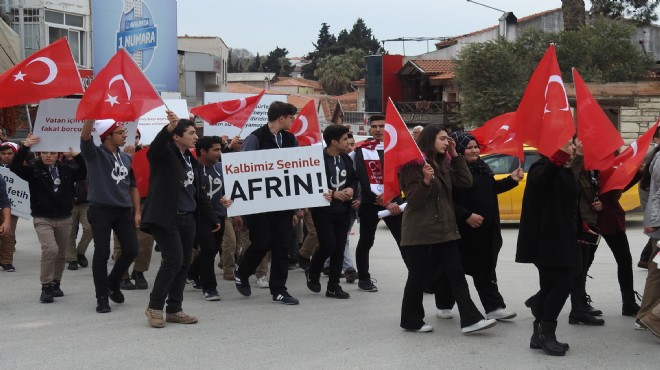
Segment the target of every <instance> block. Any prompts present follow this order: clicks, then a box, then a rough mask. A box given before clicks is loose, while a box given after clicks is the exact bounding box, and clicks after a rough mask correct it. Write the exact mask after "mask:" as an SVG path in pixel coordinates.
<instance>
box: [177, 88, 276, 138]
mask: <svg viewBox="0 0 660 370" xmlns="http://www.w3.org/2000/svg"><path fill="white" fill-rule="evenodd" d="M264 92H265V90H261V92H260V93H259V94H257V95H254V96H249V97H247V98H241V99H234V100H226V101H221V102H217V103H210V104H204V105H200V106H199V107H194V108H192V109H190V113H192V114H194V115H196V116H200V117H202V119H203V120H204V121H206V122H208V123H209V124H211V125H215V124H218V123H220V122H227V123H228V124H230V125H232V126H235V127H238V128H240V129H242V128H243V126H245V124H246V123H247V121H248V119H250V116H251V115H252V112H253V111H254V108H256V107H257V104H259V100H261V97H262V96H263V95H264Z"/></svg>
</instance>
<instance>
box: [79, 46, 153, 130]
mask: <svg viewBox="0 0 660 370" xmlns="http://www.w3.org/2000/svg"><path fill="white" fill-rule="evenodd" d="M163 104H164V103H163V100H162V99H161V98H160V95H158V92H157V91H156V89H154V86H153V85H152V84H151V82H150V81H149V79H148V78H147V76H145V75H144V73H143V72H142V70H141V69H140V67H138V65H137V64H136V63H135V61H134V60H133V58H132V57H131V55H130V54H128V52H127V51H126V50H125V49H124V48H121V49H119V51H117V53H115V55H114V56H113V57H112V58H110V60H109V61H108V64H107V65H106V66H105V67H103V69H101V70H100V71H99V73H98V74H97V75H96V77H94V79H93V80H92V83H91V84H90V85H89V87H88V88H87V91H85V95H83V97H82V99H81V100H80V104H79V105H78V110H77V111H76V119H80V120H82V119H107V118H111V119H114V120H115V121H121V122H126V121H135V120H137V119H138V118H140V117H141V116H142V115H144V114H145V113H147V112H149V111H151V110H153V109H155V108H158V107H160V106H161V105H163ZM164 114H165V112H163V115H164Z"/></svg>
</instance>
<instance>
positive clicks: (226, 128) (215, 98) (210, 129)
mask: <svg viewBox="0 0 660 370" xmlns="http://www.w3.org/2000/svg"><path fill="white" fill-rule="evenodd" d="M254 95H256V94H239V93H224V92H205V93H204V104H210V103H216V102H219V101H225V100H234V99H240V98H247V97H249V96H254ZM287 99H288V95H268V94H264V95H263V96H262V97H261V100H259V103H258V104H257V106H256V108H254V112H252V115H251V116H250V119H248V121H247V123H246V124H245V127H243V131H241V129H239V128H238V127H236V126H232V125H230V124H228V123H225V122H219V123H218V124H216V125H211V124H209V123H208V122H204V135H205V136H211V135H216V136H222V135H227V136H228V137H230V138H232V137H234V136H236V135H238V133H239V132H240V134H241V138H243V139H245V138H246V137H247V136H248V135H250V134H251V133H252V131H254V130H256V129H258V128H259V127H261V126H263V125H265V124H266V123H268V107H270V103H272V102H274V101H282V102H285V103H286V102H287Z"/></svg>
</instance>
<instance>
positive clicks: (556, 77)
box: [543, 75, 570, 114]
mask: <svg viewBox="0 0 660 370" xmlns="http://www.w3.org/2000/svg"><path fill="white" fill-rule="evenodd" d="M551 83H558V84H559V85H560V86H561V89H562V90H563V91H564V99H566V106H565V107H563V108H560V109H559V110H563V111H566V112H568V111H569V110H570V106H569V104H568V96H566V87H565V86H564V81H562V79H561V76H559V75H552V76H550V77H549V78H548V83H547V84H546V85H545V94H544V97H545V98H546V102H547V100H548V99H547V97H548V88H549V87H550V84H551ZM545 113H550V110H549V109H548V104H547V103H546V105H545V107H543V114H545Z"/></svg>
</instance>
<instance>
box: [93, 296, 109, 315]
mask: <svg viewBox="0 0 660 370" xmlns="http://www.w3.org/2000/svg"><path fill="white" fill-rule="evenodd" d="M110 311H111V309H110V302H109V301H108V296H103V297H99V298H96V312H98V313H108V312H110Z"/></svg>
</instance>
